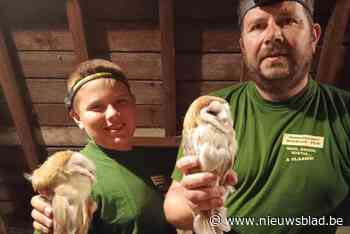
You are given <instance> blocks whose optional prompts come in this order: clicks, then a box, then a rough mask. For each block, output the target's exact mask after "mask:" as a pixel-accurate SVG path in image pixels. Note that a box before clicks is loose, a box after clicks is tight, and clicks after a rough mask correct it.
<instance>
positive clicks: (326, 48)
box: [317, 0, 350, 84]
mask: <svg viewBox="0 0 350 234" xmlns="http://www.w3.org/2000/svg"><path fill="white" fill-rule="evenodd" d="M335 4H336V5H335V7H334V9H333V13H332V16H331V18H330V19H329V22H328V25H327V28H326V32H325V36H324V40H323V46H322V51H321V56H320V61H319V64H318V68H317V80H319V81H320V82H323V83H328V84H335V83H336V82H337V77H336V76H337V73H338V71H339V69H340V66H341V63H342V61H343V59H344V58H343V57H342V56H341V54H342V45H343V41H344V37H345V31H346V27H347V24H348V20H349V15H350V1H349V0H337V1H336V3H335Z"/></svg>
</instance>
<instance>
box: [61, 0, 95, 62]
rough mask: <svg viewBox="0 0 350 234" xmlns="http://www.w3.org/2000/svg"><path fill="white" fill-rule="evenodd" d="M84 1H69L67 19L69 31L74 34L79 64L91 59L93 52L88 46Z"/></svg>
mask: <svg viewBox="0 0 350 234" xmlns="http://www.w3.org/2000/svg"><path fill="white" fill-rule="evenodd" d="M83 4H84V1H81V0H67V17H68V24H69V31H70V32H71V34H72V38H73V44H74V50H75V53H76V56H77V59H78V62H82V61H85V60H88V59H89V58H91V50H90V48H89V45H88V37H87V31H86V28H85V26H86V22H85V19H84V11H83V9H84V7H83Z"/></svg>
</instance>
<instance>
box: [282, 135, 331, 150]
mask: <svg viewBox="0 0 350 234" xmlns="http://www.w3.org/2000/svg"><path fill="white" fill-rule="evenodd" d="M282 145H288V146H304V147H310V148H319V149H322V148H323V145H324V137H321V136H312V135H299V134H289V133H285V134H284V135H283V139H282Z"/></svg>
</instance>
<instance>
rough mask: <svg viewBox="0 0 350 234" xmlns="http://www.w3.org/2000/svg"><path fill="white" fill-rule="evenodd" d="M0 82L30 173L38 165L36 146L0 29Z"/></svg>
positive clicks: (0, 29)
mask: <svg viewBox="0 0 350 234" xmlns="http://www.w3.org/2000/svg"><path fill="white" fill-rule="evenodd" d="M0 82H1V86H2V90H3V92H4V94H5V98H6V101H7V103H8V107H9V109H10V112H11V115H12V118H13V121H14V123H15V126H16V130H17V134H18V137H19V141H20V143H21V144H22V146H23V148H24V156H25V158H26V161H27V165H28V168H29V169H30V170H31V171H32V170H34V169H35V168H36V167H37V165H38V154H39V150H38V145H37V144H36V142H35V137H34V134H33V130H32V128H31V124H30V121H29V113H28V112H27V111H26V106H25V102H24V100H23V97H22V96H21V92H20V89H19V87H18V84H17V83H16V74H15V71H14V68H13V65H12V62H11V57H10V52H9V50H8V48H7V45H6V39H5V34H4V32H3V29H2V28H0ZM9 156H10V155H9Z"/></svg>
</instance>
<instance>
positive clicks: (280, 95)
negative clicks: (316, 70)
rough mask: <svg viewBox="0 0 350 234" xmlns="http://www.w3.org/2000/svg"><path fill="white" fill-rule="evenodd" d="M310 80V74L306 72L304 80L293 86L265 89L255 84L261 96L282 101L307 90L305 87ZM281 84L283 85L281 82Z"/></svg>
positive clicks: (269, 99)
mask: <svg viewBox="0 0 350 234" xmlns="http://www.w3.org/2000/svg"><path fill="white" fill-rule="evenodd" d="M308 81H309V76H308V74H306V75H305V77H304V78H303V79H302V80H300V81H299V82H298V83H297V84H295V85H293V86H291V87H286V88H285V89H282V88H281V87H280V88H278V89H274V88H271V89H264V88H262V87H259V85H257V84H255V86H256V89H257V90H258V92H259V94H260V95H261V97H262V98H263V99H265V100H266V101H271V102H280V101H285V100H288V99H289V98H291V97H294V96H296V95H298V94H300V93H302V92H303V91H304V90H305V87H306V86H307V84H308ZM281 86H283V85H282V84H281Z"/></svg>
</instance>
